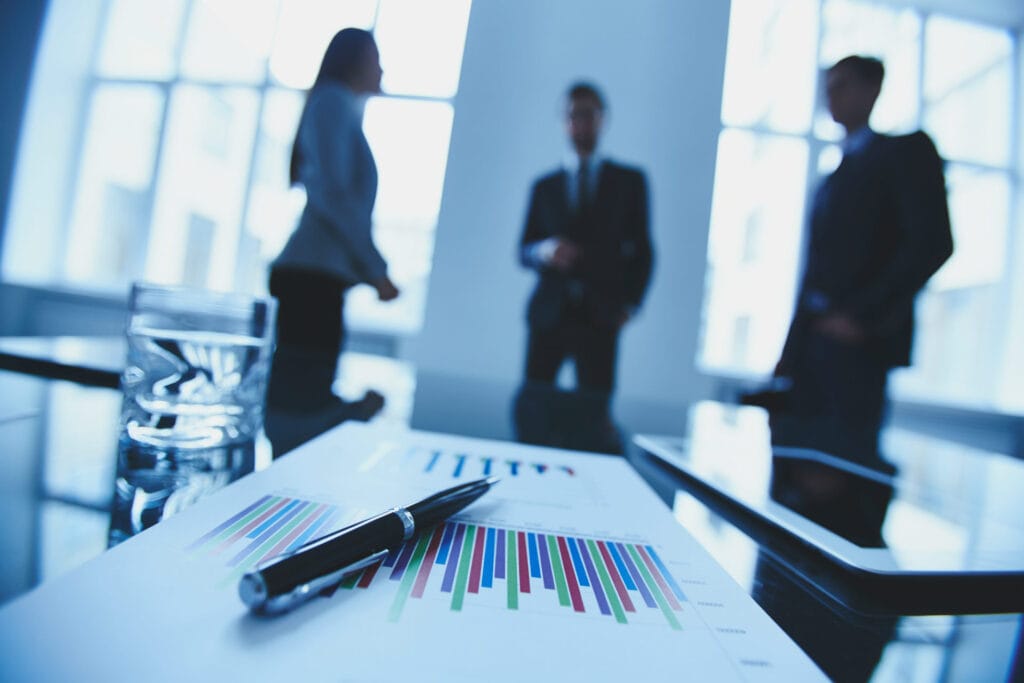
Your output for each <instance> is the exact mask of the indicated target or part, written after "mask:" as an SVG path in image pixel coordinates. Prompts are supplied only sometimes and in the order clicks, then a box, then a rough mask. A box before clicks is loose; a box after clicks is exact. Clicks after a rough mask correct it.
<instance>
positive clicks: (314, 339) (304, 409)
mask: <svg viewBox="0 0 1024 683" xmlns="http://www.w3.org/2000/svg"><path fill="white" fill-rule="evenodd" d="M382 74H383V71H382V69H381V66H380V55H379V53H378V51H377V45H376V42H375V41H374V38H373V35H372V34H371V33H369V32H367V31H363V30H361V29H355V28H346V29H344V30H342V31H339V32H338V33H337V34H336V35H335V36H334V38H333V39H332V40H331V42H330V44H329V45H328V47H327V50H326V52H325V53H324V57H323V61H322V62H321V64H320V70H319V73H318V74H317V77H316V81H315V82H314V83H313V87H312V88H311V89H310V91H309V93H308V95H307V97H306V104H305V107H304V108H303V111H302V116H301V118H300V121H299V127H298V132H297V133H296V135H295V142H294V144H293V147H292V155H291V163H290V169H289V177H290V180H291V182H292V184H293V185H302V186H303V187H304V188H305V190H306V206H305V209H304V210H303V212H302V216H301V218H300V219H299V223H298V226H297V227H296V228H295V231H294V232H293V233H292V235H291V237H290V238H289V239H288V242H287V243H286V244H285V246H284V249H283V250H282V251H281V253H280V255H279V256H278V257H277V258H276V259H275V260H274V262H273V264H272V265H271V271H270V293H271V295H273V296H275V297H276V298H277V300H278V304H279V308H278V316H277V349H276V351H275V354H274V361H273V366H272V370H271V378H270V386H269V389H268V398H267V403H268V411H270V412H275V413H276V414H277V415H278V416H279V417H280V416H281V415H282V414H284V415H286V416H287V415H296V414H299V415H304V416H307V417H309V418H310V421H309V422H308V423H307V427H308V430H307V431H311V432H314V433H313V434H308V436H312V435H315V433H316V432H317V431H322V430H323V429H325V428H328V427H330V426H333V425H334V424H337V423H338V422H340V421H342V420H344V419H348V418H354V419H361V420H366V419H369V418H370V417H372V415H373V414H375V413H376V412H377V411H379V410H380V409H381V407H382V406H383V397H382V396H381V395H380V394H378V393H376V392H373V391H369V392H367V394H366V395H365V396H364V397H363V398H362V399H361V400H360V401H357V402H354V403H346V402H345V401H343V400H342V399H340V398H339V397H337V396H335V395H334V393H333V392H332V389H331V386H332V384H333V382H334V378H335V375H336V372H337V365H338V356H339V354H340V352H341V350H342V347H343V344H344V340H345V328H344V312H343V305H344V298H345V293H346V291H347V290H348V289H350V288H351V287H353V286H355V285H357V284H360V283H367V284H369V285H371V286H372V287H374V288H375V289H376V290H377V296H378V298H379V299H380V300H381V301H391V300H393V299H395V298H396V297H397V296H398V294H399V292H398V289H397V288H396V287H395V285H394V283H393V282H392V281H391V279H390V278H389V277H388V272H387V264H386V263H385V262H384V259H383V258H382V257H381V255H380V252H379V251H378V250H377V247H376V246H375V245H374V243H373V239H372V236H371V225H372V222H371V216H372V213H373V205H374V201H375V199H376V194H377V168H376V164H375V162H374V159H373V155H372V153H371V151H370V147H369V145H368V144H367V141H366V137H365V136H364V135H363V130H362V119H363V108H364V105H365V98H366V97H367V96H369V95H374V94H377V93H379V92H380V81H381V76H382ZM268 422H269V418H268ZM279 423H280V420H278V424H279ZM270 431H271V430H270V426H269V425H268V435H269V432H270ZM297 438H298V437H297ZM294 440H295V439H290V440H289V443H288V445H293V444H292V443H291V442H292V441H294ZM300 440H301V439H300ZM272 441H273V438H272ZM275 446H276V444H275ZM276 450H278V449H277V448H276V447H275V451H276ZM285 450H287V449H285Z"/></svg>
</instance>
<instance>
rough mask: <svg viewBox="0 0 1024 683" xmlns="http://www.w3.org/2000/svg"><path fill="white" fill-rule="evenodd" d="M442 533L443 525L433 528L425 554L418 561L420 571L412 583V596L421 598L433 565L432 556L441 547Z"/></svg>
mask: <svg viewBox="0 0 1024 683" xmlns="http://www.w3.org/2000/svg"><path fill="white" fill-rule="evenodd" d="M443 535H444V525H443V524H442V525H440V526H438V527H437V528H435V529H434V535H433V536H431V537H430V545H428V546H427V554H426V556H425V557H424V558H423V562H421V563H420V571H419V573H418V574H416V583H414V584H413V585H412V597H414V598H422V597H423V589H424V588H426V587H427V579H428V578H429V577H430V570H431V568H433V566H434V558H435V557H437V549H438V548H439V547H441V537H442V536H443Z"/></svg>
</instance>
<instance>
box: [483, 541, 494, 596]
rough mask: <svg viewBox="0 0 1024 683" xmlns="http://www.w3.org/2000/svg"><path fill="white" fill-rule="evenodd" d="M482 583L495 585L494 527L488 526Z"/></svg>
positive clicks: (489, 586) (488, 586) (484, 585)
mask: <svg viewBox="0 0 1024 683" xmlns="http://www.w3.org/2000/svg"><path fill="white" fill-rule="evenodd" d="M480 585H481V586H482V587H484V588H491V587H492V586H493V585H494V527H487V540H486V541H485V542H484V569H483V573H482V574H481V575H480Z"/></svg>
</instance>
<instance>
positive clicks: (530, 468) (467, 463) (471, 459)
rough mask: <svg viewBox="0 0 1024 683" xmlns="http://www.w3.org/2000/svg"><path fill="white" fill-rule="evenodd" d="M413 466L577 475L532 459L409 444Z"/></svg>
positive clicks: (479, 473) (464, 473) (455, 471)
mask: <svg viewBox="0 0 1024 683" xmlns="http://www.w3.org/2000/svg"><path fill="white" fill-rule="evenodd" d="M406 457H407V459H408V460H409V461H410V462H411V463H412V465H411V467H412V468H413V469H416V468H418V469H420V471H421V472H424V473H431V474H447V475H449V476H451V477H452V478H453V479H459V478H463V477H465V478H476V477H488V476H491V475H496V476H509V477H520V476H528V475H531V474H539V475H548V476H569V477H574V476H576V471H575V469H573V468H572V467H568V466H565V465H551V464H548V463H543V462H532V461H529V460H525V459H517V458H500V457H497V456H491V455H477V454H472V453H457V452H453V451H444V450H430V451H427V450H423V449H417V448H411V449H409V450H408V451H407V453H406Z"/></svg>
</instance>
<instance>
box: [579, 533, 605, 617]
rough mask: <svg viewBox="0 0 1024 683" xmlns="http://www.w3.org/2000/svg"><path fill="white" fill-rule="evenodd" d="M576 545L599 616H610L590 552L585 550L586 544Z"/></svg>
mask: <svg viewBox="0 0 1024 683" xmlns="http://www.w3.org/2000/svg"><path fill="white" fill-rule="evenodd" d="M577 545H578V546H579V548H580V555H582V556H583V564H584V565H585V566H586V568H587V574H588V575H589V576H590V587H591V588H592V589H594V597H595V598H597V607H598V609H600V610H601V614H611V613H612V609H611V607H609V606H608V598H606V597H605V596H604V589H603V588H601V577H599V576H598V575H597V569H595V568H594V561H593V560H592V559H590V551H589V550H587V544H586V543H583V542H579V543H577Z"/></svg>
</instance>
